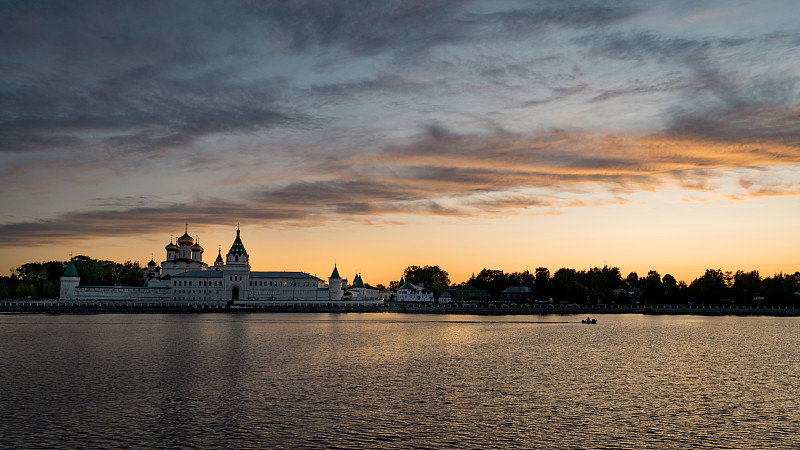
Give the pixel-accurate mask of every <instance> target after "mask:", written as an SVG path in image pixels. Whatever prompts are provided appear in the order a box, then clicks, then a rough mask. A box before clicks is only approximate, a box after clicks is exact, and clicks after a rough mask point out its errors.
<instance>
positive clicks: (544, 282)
mask: <svg viewBox="0 0 800 450" xmlns="http://www.w3.org/2000/svg"><path fill="white" fill-rule="evenodd" d="M533 287H534V291H535V293H536V294H535V295H536V298H538V299H546V298H550V297H552V296H553V293H552V287H551V284H550V271H549V270H547V267H537V268H536V272H535V275H534V280H533Z"/></svg>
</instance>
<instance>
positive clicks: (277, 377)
mask: <svg viewBox="0 0 800 450" xmlns="http://www.w3.org/2000/svg"><path fill="white" fill-rule="evenodd" d="M579 321H580V317H578V316H556V315H553V316H466V315H463V316H462V315H412V314H390V313H373V314H257V313H256V314H165V315H157V314H153V315H147V314H127V315H112V314H108V315H102V314H101V315H0V383H2V385H0V389H1V390H0V447H3V448H87V447H88V448H92V447H94V448H98V447H100V448H117V447H125V448H142V447H147V448H151V447H160V448H220V447H225V448H304V447H305V448H443V447H450V448H559V449H560V448H659V449H660V448H766V447H770V448H799V447H800V333H798V326H800V319H797V318H778V317H698V316H644V315H607V316H599V323H598V324H597V325H582V324H580V323H579Z"/></svg>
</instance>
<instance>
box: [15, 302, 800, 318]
mask: <svg viewBox="0 0 800 450" xmlns="http://www.w3.org/2000/svg"><path fill="white" fill-rule="evenodd" d="M162 313H177V314H197V313H234V314H235V313H402V314H463V315H577V314H580V315H583V314H586V315H589V316H591V315H598V314H647V315H695V316H773V317H800V309H797V308H787V307H783V308H781V307H773V308H766V307H749V306H742V307H722V306H692V307H685V306H676V305H648V306H646V307H645V306H635V307H634V306H630V307H627V306H626V307H577V308H539V307H529V308H517V307H488V306H487V307H482V306H470V307H462V306H438V305H397V304H353V303H349V304H335V303H317V304H314V303H298V304H263V305H247V306H236V305H234V306H228V305H226V304H224V303H177V302H176V303H160V304H152V303H149V304H148V303H132V302H130V303H110V302H86V303H62V302H58V301H47V300H45V301H34V300H25V301H22V300H20V301H3V302H0V314H162Z"/></svg>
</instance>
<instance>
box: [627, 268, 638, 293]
mask: <svg viewBox="0 0 800 450" xmlns="http://www.w3.org/2000/svg"><path fill="white" fill-rule="evenodd" d="M625 284H627V285H628V289H639V287H640V286H639V274H637V273H636V272H631V273H629V274H628V276H627V277H625Z"/></svg>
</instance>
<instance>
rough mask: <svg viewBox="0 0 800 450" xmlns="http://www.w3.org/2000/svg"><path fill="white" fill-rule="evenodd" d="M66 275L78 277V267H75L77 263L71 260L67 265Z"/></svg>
mask: <svg viewBox="0 0 800 450" xmlns="http://www.w3.org/2000/svg"><path fill="white" fill-rule="evenodd" d="M64 276H65V277H77V276H78V269H76V268H75V264H74V263H73V262H72V261H70V262H69V265H68V266H67V270H65V271H64Z"/></svg>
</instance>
